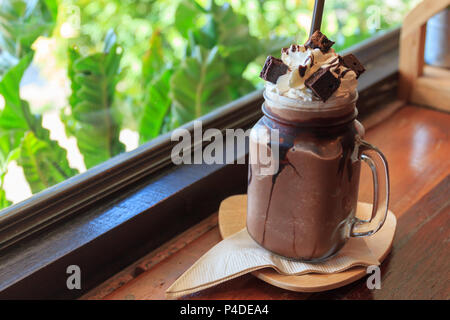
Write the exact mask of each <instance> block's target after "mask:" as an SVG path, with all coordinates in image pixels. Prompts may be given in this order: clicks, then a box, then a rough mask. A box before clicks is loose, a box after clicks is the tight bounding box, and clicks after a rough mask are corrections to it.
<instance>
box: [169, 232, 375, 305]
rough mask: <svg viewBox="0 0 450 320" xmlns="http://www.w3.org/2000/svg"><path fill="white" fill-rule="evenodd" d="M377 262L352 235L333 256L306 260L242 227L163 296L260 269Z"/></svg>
mask: <svg viewBox="0 0 450 320" xmlns="http://www.w3.org/2000/svg"><path fill="white" fill-rule="evenodd" d="M379 264H380V262H379V261H378V260H377V259H376V258H375V257H374V255H373V254H372V252H371V251H370V249H369V247H368V246H367V245H366V242H365V241H364V239H362V238H351V239H350V240H349V241H347V243H346V244H345V246H344V247H343V248H342V249H341V250H340V251H339V252H338V253H337V254H336V255H335V256H333V257H331V258H330V259H328V260H326V261H324V262H319V263H308V262H299V261H295V260H290V259H287V258H283V257H281V256H278V255H276V254H274V253H271V252H269V251H268V250H265V249H264V248H263V247H261V246H260V245H259V244H258V243H256V242H255V241H254V240H253V239H252V238H251V237H250V235H249V234H248V232H247V229H245V228H244V229H242V230H241V231H239V232H237V233H235V234H234V235H232V236H230V237H228V238H226V239H224V240H222V241H221V242H219V243H218V244H217V245H215V246H214V247H213V248H211V249H210V250H209V251H208V252H207V253H205V254H204V255H203V256H202V257H201V258H200V259H199V260H198V261H197V262H195V263H194V265H192V267H190V268H189V269H188V270H187V271H186V272H185V273H184V274H183V275H181V277H179V278H178V279H177V280H176V281H175V282H174V283H173V284H172V285H171V286H170V287H169V288H168V289H167V291H166V296H167V298H169V299H174V298H178V297H181V296H184V295H187V294H191V293H194V292H197V291H200V290H203V289H206V288H209V287H212V286H215V285H217V284H219V283H222V282H225V281H228V280H231V279H234V278H236V277H239V276H241V275H244V274H246V273H249V272H253V271H255V270H259V269H263V268H273V269H275V270H276V271H277V272H279V273H281V274H285V275H303V274H307V273H322V274H324V273H337V272H342V271H344V270H347V269H349V268H352V267H354V266H369V265H379Z"/></svg>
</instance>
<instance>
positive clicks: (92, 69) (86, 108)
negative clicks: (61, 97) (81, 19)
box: [65, 32, 125, 168]
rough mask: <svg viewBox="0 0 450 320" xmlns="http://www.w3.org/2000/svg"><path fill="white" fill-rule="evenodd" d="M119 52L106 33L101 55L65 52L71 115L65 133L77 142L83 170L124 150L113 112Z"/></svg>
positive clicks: (113, 40) (112, 36) (112, 38)
mask: <svg viewBox="0 0 450 320" xmlns="http://www.w3.org/2000/svg"><path fill="white" fill-rule="evenodd" d="M121 58H122V48H121V47H119V46H118V45H117V43H116V40H115V34H114V33H113V32H111V33H109V34H108V35H107V37H106V39H105V47H104V51H103V52H99V53H94V54H91V55H88V56H85V57H83V56H82V55H81V54H80V53H79V52H78V51H77V49H76V48H71V49H70V50H69V59H70V63H69V72H68V74H69V78H70V80H71V88H72V95H71V96H70V98H69V103H70V107H71V109H70V110H71V114H70V116H67V117H66V118H65V123H66V125H67V129H68V130H67V132H68V134H70V135H73V136H75V137H76V139H77V144H78V148H79V149H80V152H81V153H82V155H83V157H84V162H85V164H86V167H87V168H90V167H93V166H95V165H97V164H99V163H101V162H103V161H105V160H107V159H109V158H111V157H113V156H115V155H116V154H119V153H121V152H123V151H124V150H125V147H124V145H123V144H122V143H121V142H120V141H119V129H120V119H119V116H118V115H117V113H115V112H114V109H113V101H114V92H115V87H116V84H117V82H118V81H119V79H120V60H121Z"/></svg>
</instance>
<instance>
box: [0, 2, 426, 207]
mask: <svg viewBox="0 0 450 320" xmlns="http://www.w3.org/2000/svg"><path fill="white" fill-rule="evenodd" d="M417 2H418V1H416V0H403V1H400V0H399V1H382V3H380V1H369V0H358V1H351V2H348V1H340V0H332V1H327V3H326V7H325V16H324V19H323V28H322V29H323V30H324V32H325V33H326V34H327V35H329V37H330V38H331V39H333V40H335V41H336V44H335V48H336V49H337V50H342V49H344V48H347V47H349V46H351V45H353V44H355V43H357V42H360V41H362V40H364V39H366V38H369V37H371V36H372V35H374V34H376V33H377V32H380V31H383V30H386V29H390V28H393V27H395V26H398V25H399V24H400V22H401V19H402V17H403V15H404V14H405V13H406V12H407V11H408V10H409V9H410V8H411V7H412V6H413V5H414V4H416V3H417ZM312 7H313V1H297V0H280V1H274V0H273V1H257V0H249V1H244V0H232V1H224V0H215V1H206V0H203V1H201V0H198V1H194V0H177V1H171V0H170V1H169V0H154V1H150V0H140V1H134V0H96V1H85V0H61V1H57V0H46V1H43V0H39V1H27V0H11V1H1V2H0V48H1V49H0V79H1V80H0V110H1V112H0V170H1V172H0V208H5V207H8V206H10V205H11V204H13V203H18V202H20V201H22V200H24V199H27V198H29V197H30V196H31V195H32V194H34V193H37V192H40V191H42V190H45V189H47V188H48V187H50V186H52V185H55V184H58V183H60V182H63V181H65V180H66V179H68V178H70V177H72V176H75V175H77V174H78V173H82V172H84V171H86V170H87V169H89V168H92V167H94V166H96V165H98V164H101V163H103V162H104V161H106V160H108V159H110V158H111V157H114V156H116V155H118V154H121V153H123V152H125V151H131V150H133V149H135V148H136V147H137V146H138V145H141V144H143V143H145V142H147V141H150V140H152V139H154V138H155V137H157V136H159V135H160V134H162V133H166V132H168V131H170V130H172V129H174V128H176V127H178V126H179V125H181V124H184V123H186V122H188V121H191V120H193V119H195V118H197V117H199V116H202V115H205V114H207V113H208V112H210V111H212V110H214V109H216V108H218V107H220V106H222V105H224V104H226V103H228V102H230V101H233V100H235V99H237V98H239V97H242V96H244V95H245V94H248V93H250V92H253V91H255V90H256V89H258V88H261V85H262V81H260V80H259V79H258V74H259V71H260V68H261V65H262V64H263V61H264V59H265V57H266V56H267V54H271V53H272V54H274V55H276V54H277V53H278V52H279V50H280V48H282V47H285V46H287V45H289V44H290V43H292V42H294V41H296V42H303V41H304V40H305V38H306V37H307V32H308V29H309V25H310V20H311V12H312ZM0 216H1V213H0Z"/></svg>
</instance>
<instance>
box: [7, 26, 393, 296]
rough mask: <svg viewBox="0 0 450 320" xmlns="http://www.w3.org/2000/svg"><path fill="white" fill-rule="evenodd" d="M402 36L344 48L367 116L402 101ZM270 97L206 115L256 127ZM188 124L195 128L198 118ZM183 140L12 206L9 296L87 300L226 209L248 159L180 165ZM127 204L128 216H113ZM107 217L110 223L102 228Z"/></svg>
mask: <svg viewBox="0 0 450 320" xmlns="http://www.w3.org/2000/svg"><path fill="white" fill-rule="evenodd" d="M399 37H400V29H399V28H397V29H393V30H390V31H386V32H383V33H382V34H380V35H377V36H374V37H372V38H370V39H367V40H365V41H363V42H361V43H359V44H357V45H355V46H353V47H351V48H348V49H346V50H344V51H343V52H341V54H345V53H349V52H352V53H353V54H355V55H356V56H357V57H358V58H359V59H360V61H361V62H362V63H363V64H364V65H365V66H366V69H367V72H366V73H365V74H364V75H363V76H361V78H360V81H359V84H358V91H359V96H360V97H359V100H358V103H357V107H358V111H359V116H358V117H359V118H360V119H361V118H365V117H368V116H369V115H371V114H372V113H374V112H376V111H378V110H380V108H382V107H383V105H385V104H386V102H388V101H392V100H395V98H396V92H397V77H398V75H397V71H398V43H399ZM262 101H263V98H262V90H258V91H255V92H253V93H250V94H248V95H246V96H244V97H242V98H240V99H238V100H235V101H233V102H231V103H229V104H227V105H225V106H223V107H221V108H218V109H216V110H214V111H212V112H211V113H209V114H207V115H205V116H203V117H201V118H200V119H198V120H201V121H202V126H203V130H207V129H208V128H217V129H220V130H222V131H224V130H225V129H227V128H243V129H247V128H250V127H251V126H252V125H253V124H254V123H255V122H256V120H257V119H259V118H260V117H261V116H262V113H261V110H260V106H261V103H262ZM182 128H185V129H187V130H189V131H190V132H191V133H192V132H193V128H194V125H193V122H190V123H188V124H185V125H184V126H182ZM176 143H177V142H174V141H171V139H170V133H167V134H165V135H162V136H160V137H158V138H156V139H154V140H152V141H150V142H148V143H145V144H143V145H141V146H139V147H138V148H137V149H135V150H133V151H130V152H127V153H123V154H120V155H118V156H116V157H114V158H112V159H110V160H107V161H106V162H104V163H102V164H100V165H98V166H96V167H94V168H91V169H89V170H87V171H86V172H84V173H82V174H79V175H77V176H74V177H72V178H70V179H68V180H66V181H64V182H62V183H59V184H57V185H55V186H53V187H50V188H48V189H46V190H44V191H42V192H40V193H38V194H35V195H33V196H32V197H30V198H29V199H27V200H25V201H22V202H20V203H17V204H15V205H12V206H10V207H8V208H6V209H4V210H3V211H2V213H1V215H0V298H3V297H7V298H54V297H60V298H76V297H79V296H81V295H82V294H83V293H85V292H87V291H88V290H89V289H90V288H92V287H94V286H95V285H98V284H99V283H101V282H102V281H104V280H105V279H107V278H108V277H109V276H111V275H112V274H114V273H115V272H117V271H119V270H121V269H122V268H124V267H125V266H126V265H128V264H130V263H132V262H133V261H135V260H136V259H138V258H139V257H140V256H142V255H143V254H144V253H146V252H148V251H150V250H152V249H154V248H156V247H158V246H159V245H161V244H162V243H164V242H165V241H167V240H169V239H170V238H171V237H173V236H175V235H176V234H178V233H180V232H182V231H184V230H186V229H187V228H189V227H190V226H192V225H194V224H195V223H197V222H199V221H200V220H201V219H203V218H205V217H207V216H208V215H209V214H211V213H212V212H214V211H216V210H217V209H218V205H219V204H220V201H221V200H223V199H224V198H225V197H226V196H229V195H231V194H236V193H245V191H246V183H247V166H246V165H238V164H231V165H225V164H224V165H181V166H175V165H174V164H172V162H171V158H170V152H171V149H172V147H173V146H174V145H175V144H176ZM203 144H204V143H203ZM197 147H200V146H196V145H192V146H191V150H192V149H194V148H197ZM205 188H207V189H210V190H211V191H212V192H208V193H205V192H204V190H205ZM146 199H149V200H148V201H147V200H146ZM120 210H123V212H124V213H123V216H126V217H125V218H124V219H123V220H120V219H116V220H117V221H113V220H114V219H113V218H112V217H114V214H116V213H117V211H120ZM116 217H117V216H116ZM168 220H170V222H171V223H170V224H168ZM99 223H100V224H101V225H102V226H104V227H102V228H101V229H102V230H99V231H98V232H96V231H95V230H92V229H93V228H92V225H93V224H95V225H99ZM68 241H69V242H70V245H69V246H68V243H69V242H68ZM100 253H102V254H101V255H99V254H100ZM70 264H78V265H80V267H81V269H82V271H83V275H84V277H85V280H84V282H83V283H84V285H83V288H82V290H75V291H76V292H74V291H71V290H64V288H65V286H64V284H65V277H66V274H65V266H68V265H70ZM61 281H62V282H61Z"/></svg>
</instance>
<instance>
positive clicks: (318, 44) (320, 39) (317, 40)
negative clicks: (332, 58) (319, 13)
mask: <svg viewBox="0 0 450 320" xmlns="http://www.w3.org/2000/svg"><path fill="white" fill-rule="evenodd" d="M333 44H334V41H331V40H329V39H328V38H327V36H326V35H324V34H323V33H322V32H320V31H319V30H316V31H314V33H313V34H312V35H311V37H310V38H309V39H308V41H306V43H305V47H309V48H311V49H316V48H319V49H320V51H322V52H323V53H326V52H328V50H330V48H331V46H332V45H333Z"/></svg>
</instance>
